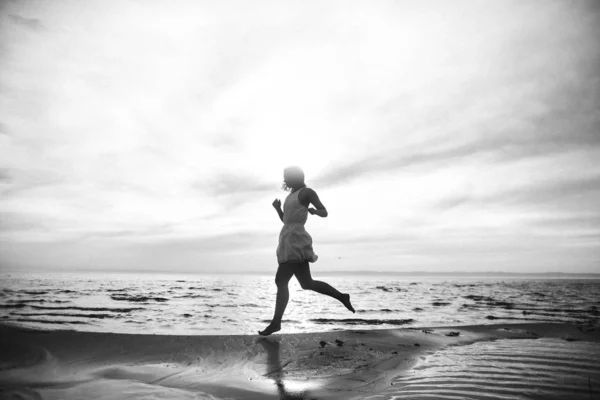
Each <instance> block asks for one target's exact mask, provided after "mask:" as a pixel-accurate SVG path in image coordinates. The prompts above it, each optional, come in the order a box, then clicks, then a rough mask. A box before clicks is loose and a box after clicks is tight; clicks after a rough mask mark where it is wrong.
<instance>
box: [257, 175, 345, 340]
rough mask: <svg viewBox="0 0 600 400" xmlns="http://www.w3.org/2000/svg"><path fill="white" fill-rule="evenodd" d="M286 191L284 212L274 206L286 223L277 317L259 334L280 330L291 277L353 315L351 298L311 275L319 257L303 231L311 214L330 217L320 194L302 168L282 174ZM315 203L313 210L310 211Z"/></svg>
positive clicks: (275, 203) (280, 253)
mask: <svg viewBox="0 0 600 400" xmlns="http://www.w3.org/2000/svg"><path fill="white" fill-rule="evenodd" d="M283 182H284V183H283V185H282V189H283V190H286V191H287V190H291V193H290V194H289V195H288V196H287V198H286V199H285V202H284V205H283V210H282V209H281V201H280V200H279V199H275V201H273V207H274V208H275V210H276V211H277V214H279V218H280V219H281V221H282V222H283V227H282V228H281V232H280V234H279V245H278V246H277V261H278V263H279V267H278V268H277V274H276V275H275V284H276V285H277V298H276V301H275V314H274V315H273V319H272V320H271V323H270V324H269V326H267V327H266V328H265V330H263V331H259V332H258V333H259V334H260V335H262V336H268V335H270V334H272V333H274V332H277V331H279V330H280V329H281V318H282V317H283V313H284V312H285V308H286V306H287V303H288V300H289V298H290V293H289V289H288V282H289V281H290V279H291V278H292V276H294V275H295V276H296V279H298V282H299V283H300V286H301V287H302V289H307V290H312V291H315V292H317V293H321V294H325V295H327V296H331V297H333V298H334V299H336V300H338V301H340V302H341V303H342V304H343V305H344V306H346V308H347V309H348V310H350V311H352V312H354V308H353V307H352V304H351V303H350V295H349V294H347V293H340V292H339V291H338V290H336V289H335V288H334V287H332V286H331V285H329V284H328V283H325V282H321V281H315V280H313V279H312V277H311V275H310V266H309V264H308V263H309V262H312V263H314V262H315V261H317V258H318V256H317V255H316V254H315V252H314V251H313V248H312V238H311V237H310V235H309V234H308V232H306V229H304V224H305V223H306V219H307V218H308V213H310V214H311V215H318V216H319V217H322V218H325V217H327V209H325V206H324V205H323V203H321V200H320V199H319V196H317V193H316V192H315V191H314V190H313V189H310V188H307V187H306V185H305V184H304V172H303V171H302V170H301V169H300V168H299V167H288V168H286V169H285V170H284V171H283ZM310 204H312V205H313V206H314V208H312V207H311V208H309V205H310Z"/></svg>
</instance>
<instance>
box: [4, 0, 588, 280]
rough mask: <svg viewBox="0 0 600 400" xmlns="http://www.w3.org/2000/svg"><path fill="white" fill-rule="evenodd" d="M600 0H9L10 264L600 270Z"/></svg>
mask: <svg viewBox="0 0 600 400" xmlns="http://www.w3.org/2000/svg"><path fill="white" fill-rule="evenodd" d="M599 27H600V6H599V4H598V3H597V2H595V1H580V2H575V3H573V2H568V1H562V0H550V1H534V0H525V1H522V0H521V1H502V2H478V1H452V2H448V1H441V0H440V1H377V2H372V1H344V2H338V1H324V2H302V1H283V2H282V1H268V2H262V1H261V2H254V1H253V2H241V1H219V2H209V1H198V2H191V1H163V0H154V1H136V0H121V1H112V0H106V1H104V0H103V1H100V0H98V1H85V2H81V1H76V0H58V1H52V2H49V1H41V0H29V1H6V2H2V4H1V5H0V49H1V53H0V54H1V56H0V110H2V112H1V113H0V268H1V269H2V270H58V269H60V270H64V269H67V270H69V269H77V270H85V269H96V270H97V269H101V270H128V271H131V270H153V271H162V272H164V271H170V272H177V271H180V272H194V271H198V272H217V271H267V272H268V271H273V270H274V269H275V268H276V258H275V247H276V245H277V236H278V232H279V229H280V227H281V222H280V221H279V219H278V217H277V214H276V213H275V211H274V210H273V209H272V207H271V202H272V201H273V199H274V198H276V197H278V198H281V199H283V198H284V197H285V193H284V192H282V191H281V190H280V185H281V181H282V172H283V168H284V167H286V166H288V165H299V166H301V167H302V168H303V169H304V171H305V173H306V177H307V184H308V185H309V186H311V187H313V188H314V189H315V190H316V191H317V193H318V194H319V195H320V197H321V199H322V201H323V203H324V204H325V206H326V207H327V209H328V211H329V217H328V218H324V219H320V218H318V217H310V218H309V221H308V224H307V230H308V231H309V232H310V233H311V235H312V236H313V239H314V247H315V251H316V252H317V254H319V257H320V259H319V261H318V263H317V264H316V265H315V266H314V268H315V269H321V270H322V271H357V270H379V271H415V270H423V271H454V270H464V271H486V270H504V271H514V272H525V271H530V272H540V271H560V272H597V273H600V164H599V163H598V160H600V112H599V110H600V74H599V73H598V71H600V46H598V40H597V38H598V37H600V32H599V31H600V28H599Z"/></svg>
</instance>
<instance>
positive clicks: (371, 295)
mask: <svg viewBox="0 0 600 400" xmlns="http://www.w3.org/2000/svg"><path fill="white" fill-rule="evenodd" d="M313 279H319V280H324V281H326V282H328V283H329V284H331V285H332V286H334V287H336V288H337V289H338V290H339V291H341V292H344V293H349V294H350V295H351V300H352V303H353V305H354V308H355V309H356V313H355V314H353V313H351V312H349V311H348V310H347V309H346V308H345V307H344V306H343V305H342V304H341V303H339V302H338V301H337V300H335V299H333V298H331V297H327V296H324V295H321V294H318V293H316V292H312V291H307V290H302V288H301V287H300V285H299V284H298V282H297V281H295V279H294V278H292V280H291V281H290V285H289V288H290V301H289V303H288V307H287V310H286V313H285V315H284V318H283V325H282V326H283V329H282V333H300V332H323V331H335V330H348V329H361V330H366V329H388V328H398V327H442V326H457V325H481V324H494V323H519V322H556V323H564V322H566V323H580V324H589V325H597V324H598V322H599V319H600V296H599V293H600V279H548V278H545V279H541V278H539V277H535V278H522V277H519V278H510V277H501V278H498V277H441V276H440V277H437V276H436V277H433V276H425V277H424V276H420V277H419V276H401V277H399V276H368V275H365V276H343V277H342V276H326V275H324V276H315V275H313ZM275 294H276V286H275V283H274V275H193V274H187V275H181V274H180V275H177V274H150V273H135V274H128V273H100V272H94V273H87V272H76V273H73V272H69V273H56V272H55V273H20V272H18V273H17V272H11V273H6V272H3V273H0V322H5V323H9V324H11V325H19V326H25V327H32V328H38V329H50V330H55V329H60V330H76V331H94V332H115V333H145V334H163V335H248V334H256V332H257V331H258V330H262V329H264V328H265V327H266V326H267V324H268V323H269V321H270V319H271V317H272V316H273V311H274V306H275Z"/></svg>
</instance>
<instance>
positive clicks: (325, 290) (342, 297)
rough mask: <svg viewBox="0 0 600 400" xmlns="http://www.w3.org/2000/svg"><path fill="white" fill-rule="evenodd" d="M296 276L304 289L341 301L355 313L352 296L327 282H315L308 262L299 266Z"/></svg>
mask: <svg viewBox="0 0 600 400" xmlns="http://www.w3.org/2000/svg"><path fill="white" fill-rule="evenodd" d="M295 275H296V279H298V282H300V286H302V289H306V290H312V291H315V292H317V293H321V294H325V295H327V296H331V297H333V298H334V299H336V300H338V301H340V302H341V303H342V304H343V305H344V306H345V307H346V308H347V309H348V310H350V311H352V312H354V307H352V303H350V295H349V294H347V293H341V292H340V291H338V290H337V289H336V288H334V287H333V286H331V285H330V284H328V283H327V282H322V281H315V280H314V279H313V278H312V276H311V274H310V266H309V264H308V262H305V263H302V264H300V265H298V268H297V269H296V273H295Z"/></svg>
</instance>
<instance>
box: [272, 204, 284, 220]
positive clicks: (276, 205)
mask: <svg viewBox="0 0 600 400" xmlns="http://www.w3.org/2000/svg"><path fill="white" fill-rule="evenodd" d="M273 207H274V208H275V211H277V214H278V215H279V219H280V220H281V222H283V210H281V200H279V199H275V201H273Z"/></svg>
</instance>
